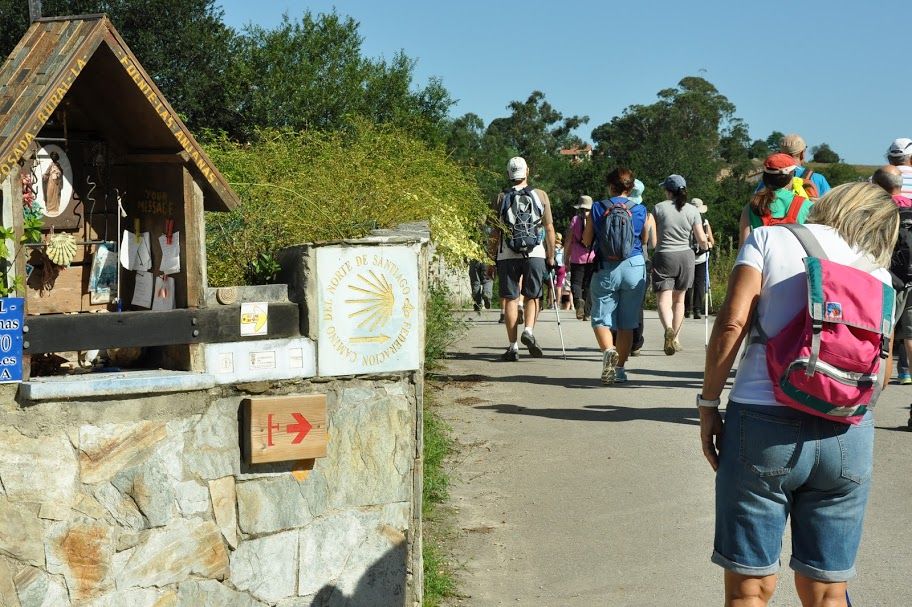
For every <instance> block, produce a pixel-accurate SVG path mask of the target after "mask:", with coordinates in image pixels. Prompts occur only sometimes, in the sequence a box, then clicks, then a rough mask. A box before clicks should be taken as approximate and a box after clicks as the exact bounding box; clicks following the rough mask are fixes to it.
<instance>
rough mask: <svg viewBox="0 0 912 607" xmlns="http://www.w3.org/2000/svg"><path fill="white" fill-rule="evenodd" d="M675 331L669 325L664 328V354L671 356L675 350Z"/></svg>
mask: <svg viewBox="0 0 912 607" xmlns="http://www.w3.org/2000/svg"><path fill="white" fill-rule="evenodd" d="M675 341H676V340H675V331H674V329H672V328H671V327H668V328H667V329H665V347H664V350H665V354H667V355H668V356H671V355H672V354H674V353H675V352H676V350H675Z"/></svg>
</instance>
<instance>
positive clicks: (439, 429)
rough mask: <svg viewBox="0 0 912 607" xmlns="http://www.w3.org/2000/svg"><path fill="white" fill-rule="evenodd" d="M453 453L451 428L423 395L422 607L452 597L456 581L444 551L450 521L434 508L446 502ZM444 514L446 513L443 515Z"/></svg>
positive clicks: (429, 399) (430, 605)
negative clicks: (439, 514)
mask: <svg viewBox="0 0 912 607" xmlns="http://www.w3.org/2000/svg"><path fill="white" fill-rule="evenodd" d="M452 450H453V439H452V438H451V436H450V428H449V427H448V426H447V425H446V424H445V423H444V422H443V421H442V420H441V419H440V418H439V417H438V416H437V414H436V413H435V412H434V402H433V399H432V397H431V394H430V391H429V390H425V395H424V493H423V495H422V496H421V497H422V501H421V505H422V508H421V512H422V518H423V519H424V521H425V526H424V541H423V543H422V554H423V556H424V605H426V606H428V607H435V606H436V605H439V604H440V600H441V599H443V598H445V597H448V596H453V594H454V593H455V592H456V581H455V579H454V577H453V571H452V564H451V563H450V561H449V560H448V559H447V557H446V550H445V548H444V543H445V539H446V537H447V534H448V533H450V532H451V529H450V527H449V525H450V523H449V519H448V518H447V517H446V516H438V515H437V512H436V507H437V505H438V504H442V503H443V502H444V501H445V500H446V499H447V488H448V487H449V483H450V479H449V476H448V475H447V470H446V468H445V467H444V465H445V460H446V458H447V457H448V456H449V455H450V453H451V452H452ZM444 514H445V513H444Z"/></svg>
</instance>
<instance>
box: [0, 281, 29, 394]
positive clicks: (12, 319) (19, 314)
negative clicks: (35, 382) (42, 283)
mask: <svg viewBox="0 0 912 607" xmlns="http://www.w3.org/2000/svg"><path fill="white" fill-rule="evenodd" d="M24 311H25V300H24V299H23V298H21V297H0V383H2V384H9V383H14V382H21V381H22V323H23V314H24Z"/></svg>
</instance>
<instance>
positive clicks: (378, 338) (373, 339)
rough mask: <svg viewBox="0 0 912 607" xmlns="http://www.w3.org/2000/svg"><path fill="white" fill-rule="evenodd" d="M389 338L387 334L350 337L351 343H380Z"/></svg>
mask: <svg viewBox="0 0 912 607" xmlns="http://www.w3.org/2000/svg"><path fill="white" fill-rule="evenodd" d="M388 339H389V336H388V335H366V336H364V337H352V338H351V342H352V343H353V344H382V343H383V342H385V341H387V340H388Z"/></svg>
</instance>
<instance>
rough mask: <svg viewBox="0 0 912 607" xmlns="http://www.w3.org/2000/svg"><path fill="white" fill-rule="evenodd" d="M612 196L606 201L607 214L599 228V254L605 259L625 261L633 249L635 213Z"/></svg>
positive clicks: (601, 219)
mask: <svg viewBox="0 0 912 607" xmlns="http://www.w3.org/2000/svg"><path fill="white" fill-rule="evenodd" d="M615 200H617V199H615V198H612V199H610V200H608V201H607V203H605V214H604V215H602V217H601V218H600V221H601V229H599V230H597V232H598V234H597V236H598V238H597V240H598V250H599V256H600V257H601V259H603V260H605V261H623V260H625V259H627V258H628V257H630V252H631V251H633V246H634V241H635V236H634V233H633V213H631V212H630V209H628V208H627V205H626V204H624V203H623V202H615Z"/></svg>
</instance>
